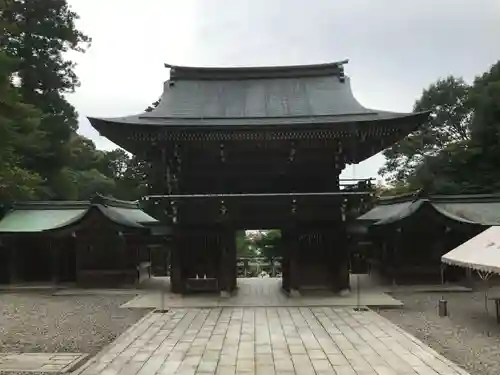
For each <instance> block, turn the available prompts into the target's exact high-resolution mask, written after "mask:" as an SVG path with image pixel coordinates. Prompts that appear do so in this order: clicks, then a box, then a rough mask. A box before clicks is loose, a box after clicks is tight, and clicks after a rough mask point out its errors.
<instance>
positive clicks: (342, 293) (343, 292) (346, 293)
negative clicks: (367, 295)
mask: <svg viewBox="0 0 500 375" xmlns="http://www.w3.org/2000/svg"><path fill="white" fill-rule="evenodd" d="M339 295H340V296H341V297H348V296H350V295H351V290H350V289H342V290H341V291H340V292H339Z"/></svg>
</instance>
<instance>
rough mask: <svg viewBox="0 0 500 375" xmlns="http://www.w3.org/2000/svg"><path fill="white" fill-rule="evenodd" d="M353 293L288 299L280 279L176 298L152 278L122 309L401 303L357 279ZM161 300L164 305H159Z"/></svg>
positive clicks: (310, 294) (309, 294)
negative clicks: (358, 283) (224, 292)
mask: <svg viewBox="0 0 500 375" xmlns="http://www.w3.org/2000/svg"><path fill="white" fill-rule="evenodd" d="M351 285H352V290H353V292H352V293H351V294H350V295H349V296H345V297H341V296H339V295H338V294H335V293H333V292H330V291H304V292H303V295H302V296H301V297H300V298H289V297H288V296H286V295H285V294H284V293H283V292H282V289H281V279H280V278H241V279H238V291H237V293H236V294H235V295H233V296H231V297H230V298H224V297H218V296H217V295H213V294H205V295H203V294H196V295H186V296H182V295H177V294H172V293H170V292H169V290H170V286H169V283H168V278H154V279H153V280H151V281H150V284H149V286H150V287H151V288H152V289H155V290H144V291H143V292H142V293H141V294H140V295H139V296H137V297H136V298H134V299H132V300H131V301H129V302H127V303H126V304H124V305H123V306H122V307H124V308H158V309H163V308H211V307H287V306H288V307H301V306H304V307H307V306H309V307H310V306H357V305H358V304H359V305H362V306H372V307H400V306H402V305H403V303H402V302H401V301H398V300H396V299H394V298H392V297H391V296H390V295H388V294H386V293H383V292H382V291H381V290H379V289H378V288H375V287H373V285H371V284H370V283H369V282H365V284H363V285H361V287H360V288H359V298H358V295H357V290H358V289H357V287H356V278H353V280H352V281H351ZM162 299H163V302H162Z"/></svg>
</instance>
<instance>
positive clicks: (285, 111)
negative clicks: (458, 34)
mask: <svg viewBox="0 0 500 375" xmlns="http://www.w3.org/2000/svg"><path fill="white" fill-rule="evenodd" d="M345 63H346V61H342V62H338V63H329V64H317V65H304V66H281V67H252V68H200V67H178V66H171V65H168V67H169V68H171V78H170V80H169V81H167V82H165V84H164V89H163V94H162V97H161V99H160V104H159V105H158V107H157V108H155V109H154V110H153V111H151V112H145V113H142V114H138V115H133V116H126V117H119V118H89V120H90V122H91V123H92V125H93V126H94V127H96V129H98V130H99V131H101V130H102V129H104V128H105V127H107V126H110V125H112V124H129V125H147V126H169V127H173V128H176V127H180V128H182V127H193V126H201V127H204V126H229V127H230V126H248V125H252V126H254V125H285V126H291V125H304V124H323V125H324V124H334V123H336V124H339V123H345V122H350V123H365V122H372V121H380V120H382V121H383V120H386V121H389V120H393V119H400V120H401V124H406V125H407V127H410V128H412V129H411V130H413V128H415V127H416V126H418V124H419V123H420V122H421V121H423V120H424V119H425V118H426V117H427V116H428V113H427V112H426V113H421V114H415V113H396V112H388V111H380V110H375V109H370V108H365V107H364V106H363V105H361V104H360V103H359V102H358V101H357V100H356V98H355V97H354V95H353V93H352V90H351V84H350V80H349V78H348V77H346V76H344V69H343V64H345Z"/></svg>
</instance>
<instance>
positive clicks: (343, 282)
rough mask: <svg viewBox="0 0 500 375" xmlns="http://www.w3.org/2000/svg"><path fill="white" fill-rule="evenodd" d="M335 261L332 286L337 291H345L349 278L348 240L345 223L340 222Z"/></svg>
mask: <svg viewBox="0 0 500 375" xmlns="http://www.w3.org/2000/svg"><path fill="white" fill-rule="evenodd" d="M334 259H335V262H336V267H335V268H336V271H337V272H336V274H337V277H336V282H335V283H334V288H335V289H336V290H337V291H340V292H345V291H348V290H350V280H349V277H350V275H349V241H348V239H347V231H346V227H345V223H342V224H341V226H340V228H339V230H338V232H337V241H336V249H335V257H334Z"/></svg>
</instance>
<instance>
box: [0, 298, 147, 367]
mask: <svg viewBox="0 0 500 375" xmlns="http://www.w3.org/2000/svg"><path fill="white" fill-rule="evenodd" d="M131 298H132V296H130V295H129V296H126V295H109V294H106V295H78V296H55V295H53V294H52V293H50V292H21V293H12V292H8V293H0V306H1V307H2V308H1V309H0V352H3V353H8V352H10V353H12V352H24V353H65V352H66V353H85V354H87V355H88V356H87V358H86V360H83V361H82V362H80V363H79V364H78V365H77V366H76V367H79V366H82V365H84V363H86V362H88V360H90V359H91V358H92V357H93V356H95V355H96V354H97V353H99V352H101V351H102V349H103V348H104V347H107V346H108V345H109V344H110V343H112V342H114V341H115V340H116V338H117V337H118V336H120V335H121V334H122V333H123V332H125V331H126V330H127V329H128V328H129V327H130V326H132V325H133V324H135V323H136V322H137V321H139V320H141V318H143V317H144V316H145V315H147V313H148V312H150V311H151V309H123V308H121V307H120V306H121V305H122V304H124V303H125V302H127V301H128V300H130V299H131ZM24 373H25V372H24ZM2 374H16V375H19V374H23V372H15V373H13V372H10V373H2ZM31 374H32V373H31ZM38 374H40V373H38ZM52 374H53V373H52Z"/></svg>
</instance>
